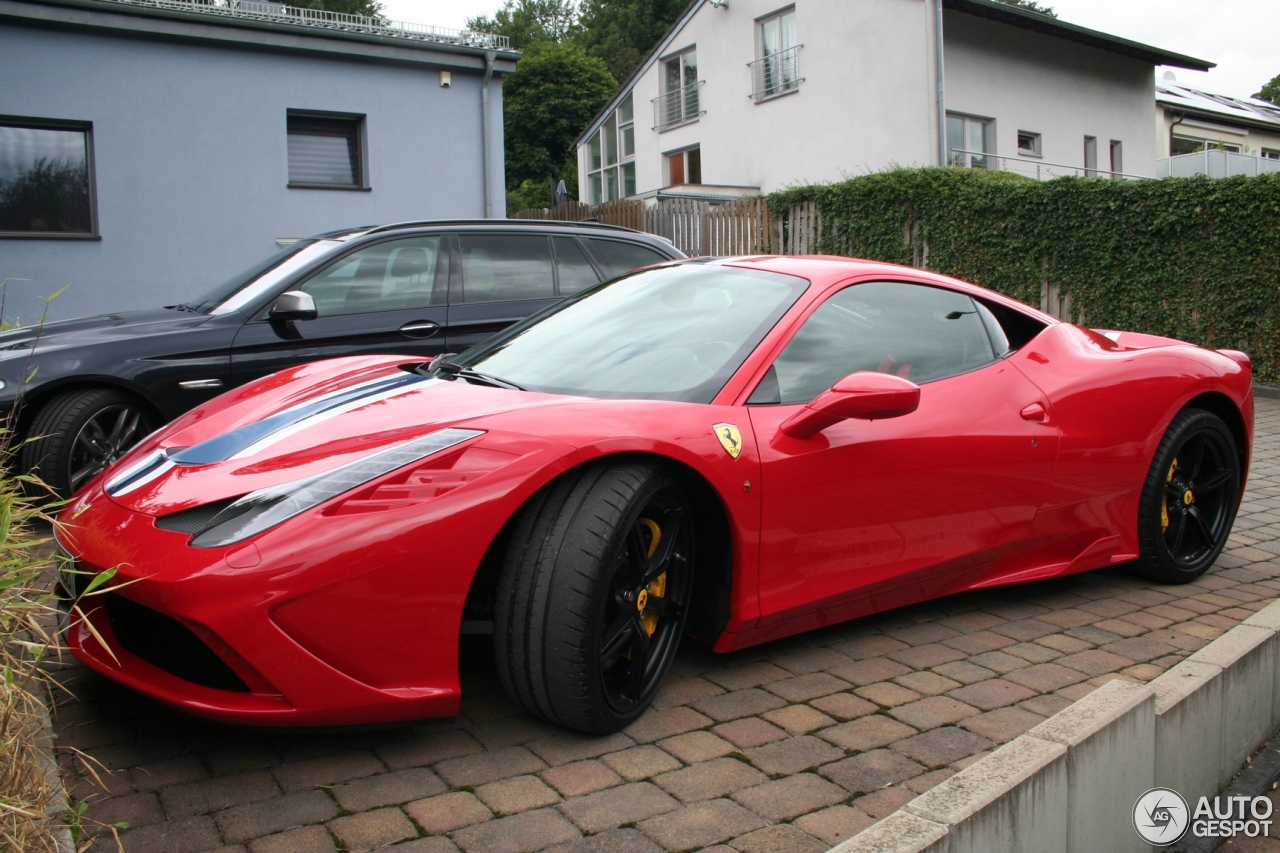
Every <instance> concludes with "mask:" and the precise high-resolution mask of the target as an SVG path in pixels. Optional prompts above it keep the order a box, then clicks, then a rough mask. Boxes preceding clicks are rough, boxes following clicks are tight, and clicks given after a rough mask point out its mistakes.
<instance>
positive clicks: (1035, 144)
mask: <svg viewBox="0 0 1280 853" xmlns="http://www.w3.org/2000/svg"><path fill="white" fill-rule="evenodd" d="M1023 137H1027V138H1029V140H1030V142H1031V147H1030V148H1023V147H1022V139H1023ZM1018 154H1019V155H1020V156H1022V157H1043V156H1044V144H1043V139H1042V137H1041V135H1040V134H1039V133H1036V132H1035V131H1034V130H1020V131H1018Z"/></svg>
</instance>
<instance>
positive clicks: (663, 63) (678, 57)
mask: <svg viewBox="0 0 1280 853" xmlns="http://www.w3.org/2000/svg"><path fill="white" fill-rule="evenodd" d="M689 58H692V59H693V63H692V72H691V71H690V64H689V62H688V61H687V60H688V59H689ZM672 63H675V65H676V68H677V69H678V72H677V73H678V74H679V77H680V85H679V87H678V88H675V89H673V88H671V79H670V77H671V66H672ZM658 67H659V69H660V70H659V72H658V73H659V78H658V82H659V86H660V88H661V91H662V94H661V95H659V96H658V97H656V98H654V99H653V129H654V130H657V131H658V132H663V131H667V130H671V129H672V128H676V127H682V126H684V125H686V124H691V123H693V122H695V121H697V120H698V117H699V116H700V115H702V114H703V113H704V112H706V111H705V110H703V109H702V105H701V102H700V99H699V97H698V87H699V86H700V85H702V81H701V80H699V79H698V46H697V45H696V44H693V45H689V46H688V47H686V48H682V49H681V50H678V51H676V52H675V53H672V54H669V55H667V56H664V57H663V58H662V59H661V60H660V61H659V62H658ZM690 77H692V79H689V78H690Z"/></svg>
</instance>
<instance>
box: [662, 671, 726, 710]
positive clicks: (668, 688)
mask: <svg viewBox="0 0 1280 853" xmlns="http://www.w3.org/2000/svg"><path fill="white" fill-rule="evenodd" d="M724 692H725V689H724V688H723V687H721V686H720V685H718V684H712V683H711V682H710V681H707V680H706V679H705V678H670V679H668V680H667V681H666V682H665V683H664V684H663V685H662V687H660V688H658V695H657V696H655V697H653V705H652V706H651V707H653V708H658V709H661V708H674V707H676V706H679V705H692V704H693V703H695V702H699V701H701V700H703V699H707V698H709V697H711V696H717V695H719V694H721V693H724Z"/></svg>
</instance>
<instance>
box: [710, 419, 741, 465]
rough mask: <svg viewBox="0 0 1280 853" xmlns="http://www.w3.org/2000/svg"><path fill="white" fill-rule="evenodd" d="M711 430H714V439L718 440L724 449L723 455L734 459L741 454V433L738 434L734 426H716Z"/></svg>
mask: <svg viewBox="0 0 1280 853" xmlns="http://www.w3.org/2000/svg"><path fill="white" fill-rule="evenodd" d="M711 429H713V430H715V433H716V438H718V439H720V446H721V447H723V448H724V451H725V453H728V454H729V456H730V457H732V458H734V459H737V458H738V457H739V456H740V455H741V454H742V433H740V432H738V428H737V427H736V426H734V425H733V424H716V425H715V426H713V427H712V428H711Z"/></svg>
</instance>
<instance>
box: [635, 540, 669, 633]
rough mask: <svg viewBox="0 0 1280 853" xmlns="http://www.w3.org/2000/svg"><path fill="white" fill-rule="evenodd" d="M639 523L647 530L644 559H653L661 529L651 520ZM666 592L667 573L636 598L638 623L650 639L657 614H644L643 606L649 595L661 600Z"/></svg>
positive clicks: (653, 581) (656, 623) (656, 621)
mask: <svg viewBox="0 0 1280 853" xmlns="http://www.w3.org/2000/svg"><path fill="white" fill-rule="evenodd" d="M640 523H641V524H643V525H644V526H645V527H646V528H648V530H649V536H650V539H649V553H648V554H647V555H646V557H647V558H649V559H653V555H654V554H656V553H657V552H658V543H659V542H661V541H662V528H661V527H659V526H658V522H656V521H654V520H653V519H652V518H642V519H640ZM666 592H667V573H666V572H663V573H662V574H660V575H658V576H657V577H656V578H654V579H653V580H652V581H651V582H650V583H649V585H648V586H647V587H645V588H644V589H643V590H642V591H641V592H640V595H639V596H638V597H637V598H636V609H638V610H639V611H640V622H641V623H642V624H643V625H644V630H645V631H646V632H647V633H648V634H649V636H650V637H652V636H653V632H654V631H656V630H658V614H657V613H649V612H646V611H645V605H647V604H648V602H649V596H650V595H656V596H658V597H659V598H661V597H662V596H664V595H666Z"/></svg>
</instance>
